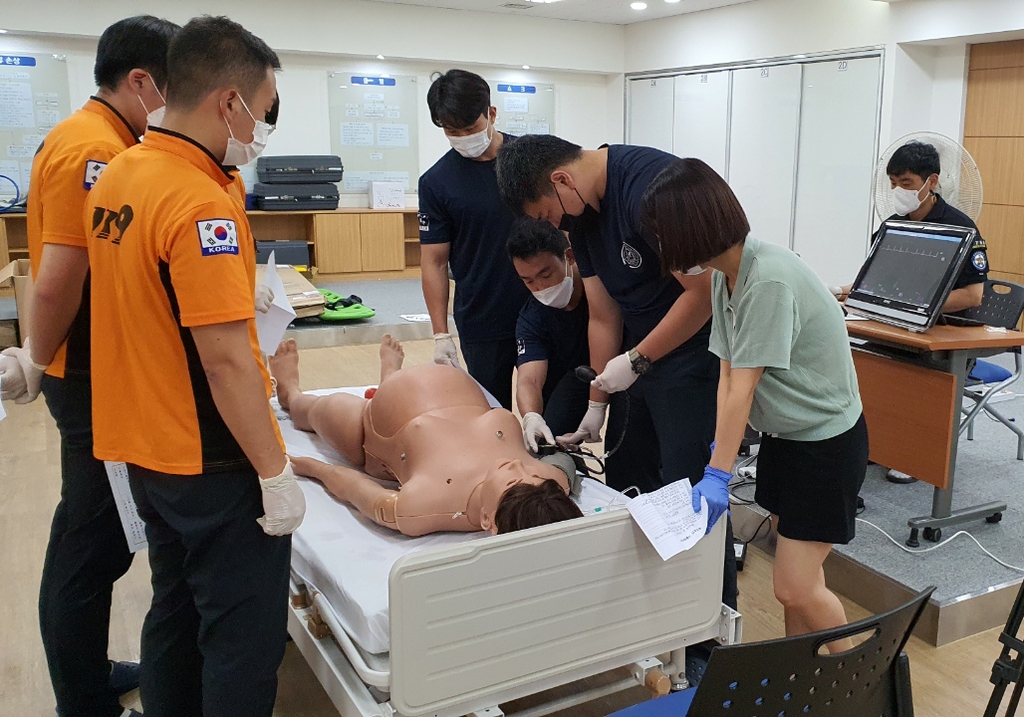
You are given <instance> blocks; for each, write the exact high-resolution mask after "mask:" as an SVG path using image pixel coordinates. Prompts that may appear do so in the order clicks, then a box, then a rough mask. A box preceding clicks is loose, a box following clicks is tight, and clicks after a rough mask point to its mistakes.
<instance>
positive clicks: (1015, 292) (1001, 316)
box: [959, 279, 1024, 461]
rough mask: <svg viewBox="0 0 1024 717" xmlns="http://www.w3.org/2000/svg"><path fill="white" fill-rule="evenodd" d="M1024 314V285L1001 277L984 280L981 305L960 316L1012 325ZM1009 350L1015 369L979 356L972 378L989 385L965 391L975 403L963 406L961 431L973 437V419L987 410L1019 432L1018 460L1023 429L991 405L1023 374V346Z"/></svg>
mask: <svg viewBox="0 0 1024 717" xmlns="http://www.w3.org/2000/svg"><path fill="white" fill-rule="evenodd" d="M1022 314H1024V286H1021V285H1020V284H1013V283H1010V282H1008V281H1000V280H999V279H989V280H988V281H986V282H985V294H984V298H982V300H981V306H976V307H974V308H973V309H967V310H965V311H962V312H960V313H959V316H961V317H963V318H966V319H971V320H973V321H980V322H983V323H985V324H987V325H988V326H1001V327H1002V328H1004V329H1013V328H1015V327H1016V326H1017V324H1018V322H1020V318H1021V315H1022ZM1010 353H1012V354H1013V363H1014V370H1013V371H1012V372H1011V371H1009V370H1008V369H1005V368H1003V367H1002V366H1000V365H998V364H994V363H992V362H990V361H982V360H978V362H977V363H976V364H975V366H974V368H973V369H972V370H971V374H970V376H969V379H971V380H973V381H974V383H975V384H978V383H982V384H985V385H986V386H988V388H986V389H984V390H983V391H982V392H981V393H980V394H979V393H975V392H974V391H969V390H965V391H964V397H965V398H969V399H970V400H972V401H974V406H972V407H971V409H970V410H968V409H966V408H965V409H963V412H964V413H966V414H967V415H966V416H965V417H964V419H963V420H962V421H961V422H960V433H963V432H964V431H966V432H967V440H969V441H971V440H974V419H975V418H977V417H978V415H979V414H980V413H981V412H982V411H984V412H985V413H987V414H988V415H989V416H991V417H992V418H994V419H995V420H997V421H999V422H1000V423H1002V424H1003V425H1004V426H1006V427H1007V428H1009V429H1010V430H1011V431H1013V432H1014V433H1016V434H1017V460H1018V461H1024V430H1022V429H1021V427H1020V426H1018V425H1017V424H1015V423H1014V422H1013V421H1011V420H1010V419H1009V418H1007V417H1006V416H1004V415H1003V414H1002V413H1000V412H999V411H998V410H996V409H995V408H993V407H992V406H990V405H989V401H990V400H991V399H992V397H993V396H996V395H998V394H999V392H1000V391H1003V390H1004V389H1005V388H1007V387H1008V386H1010V385H1011V384H1013V383H1015V382H1016V381H1017V380H1018V379H1019V378H1020V377H1021V374H1022V366H1021V349H1020V347H1019V346H1018V347H1016V348H1013V349H1011V350H1010Z"/></svg>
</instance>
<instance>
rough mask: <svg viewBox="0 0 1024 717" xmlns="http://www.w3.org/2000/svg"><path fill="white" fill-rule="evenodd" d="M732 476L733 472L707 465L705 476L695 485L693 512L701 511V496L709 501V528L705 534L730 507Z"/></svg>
mask: <svg viewBox="0 0 1024 717" xmlns="http://www.w3.org/2000/svg"><path fill="white" fill-rule="evenodd" d="M731 478H732V473H728V472H726V471H720V470H718V469H717V468H712V467H711V466H707V467H706V468H705V469H704V478H703V479H702V480H701V482H700V483H698V484H697V485H695V486H694V487H693V512H694V513H699V512H700V499H701V496H703V497H704V499H705V500H706V501H707V502H708V529H707V532H706V533H705V535H707V533H710V532H711V529H712V528H714V527H715V523H717V522H718V519H719V518H721V517H722V513H724V512H725V511H727V510H728V509H729V480H730V479H731Z"/></svg>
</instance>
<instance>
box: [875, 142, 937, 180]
mask: <svg viewBox="0 0 1024 717" xmlns="http://www.w3.org/2000/svg"><path fill="white" fill-rule="evenodd" d="M940 171H941V166H940V164H939V151H938V150H937V149H935V147H934V146H932V145H930V144H925V143H924V142H918V141H916V140H915V141H913V142H907V143H906V144H905V145H903V146H902V147H900V148H899V149H897V150H896V151H895V152H893V153H892V157H890V158H889V163H888V164H887V165H885V173H886V174H888V175H889V176H890V177H898V176H900V175H901V174H906V173H907V172H910V173H912V174H916V175H917V176H918V177H920V178H921V179H922V180H924V181H928V177H930V176H932V175H933V174H938V173H939V172H940Z"/></svg>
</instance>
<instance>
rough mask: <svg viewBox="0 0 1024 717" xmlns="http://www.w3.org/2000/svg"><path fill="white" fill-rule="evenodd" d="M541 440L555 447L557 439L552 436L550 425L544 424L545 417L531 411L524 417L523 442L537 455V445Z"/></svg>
mask: <svg viewBox="0 0 1024 717" xmlns="http://www.w3.org/2000/svg"><path fill="white" fill-rule="evenodd" d="M541 438H543V439H544V440H545V441H547V442H548V445H550V446H553V445H555V437H554V436H553V435H552V434H551V429H550V428H548V424H547V423H545V422H544V417H543V416H542V415H540V414H539V413H534V412H533V411H530V412H529V413H527V414H526V415H525V416H523V442H524V443H525V444H526V447H527V448H528V449H529V450H531V451H533V452H534V453H536V452H537V443H538V441H540V439H541Z"/></svg>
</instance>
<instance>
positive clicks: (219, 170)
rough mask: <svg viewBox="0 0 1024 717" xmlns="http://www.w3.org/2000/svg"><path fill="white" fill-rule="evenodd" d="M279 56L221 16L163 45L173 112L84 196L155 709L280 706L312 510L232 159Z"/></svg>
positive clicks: (106, 409)
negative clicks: (138, 554)
mask: <svg viewBox="0 0 1024 717" xmlns="http://www.w3.org/2000/svg"><path fill="white" fill-rule="evenodd" d="M278 68H280V63H279V61H278V58H277V55H276V54H275V53H274V52H273V50H271V49H270V48H269V47H268V46H267V45H266V43H264V42H263V41H262V40H260V39H259V38H257V37H255V36H254V35H252V34H251V33H249V32H248V31H246V30H245V29H244V28H243V27H241V26H240V25H238V24H237V23H234V22H232V21H230V20H228V19H227V18H223V17H208V16H207V17H201V18H196V19H194V20H192V21H191V22H189V23H188V24H187V25H186V26H185V27H184V28H182V30H181V31H180V32H179V33H178V35H177V36H176V37H175V38H174V40H173V41H172V43H171V46H170V50H169V52H168V58H167V69H168V83H167V113H166V115H165V118H164V121H163V125H162V127H161V128H151V129H150V131H149V132H148V133H147V134H146V137H145V138H144V140H143V142H142V144H141V145H140V146H138V147H135V148H133V149H131V150H129V151H127V152H125V153H123V154H122V155H120V156H119V157H117V158H116V159H114V160H113V161H112V162H111V163H110V165H109V166H108V168H107V170H106V171H105V172H104V176H103V178H102V180H101V181H100V182H99V183H98V184H97V186H96V188H95V189H94V190H93V192H92V193H91V194H90V197H89V202H88V205H87V208H86V212H85V222H86V227H87V230H88V231H89V233H90V238H89V260H90V265H91V269H92V308H93V322H92V364H93V392H94V397H93V423H94V430H95V439H94V444H95V451H96V457H97V458H100V459H103V460H111V461H124V462H126V463H127V464H128V473H129V478H130V480H131V486H132V493H133V494H134V496H135V501H136V503H137V505H138V509H139V514H140V515H141V517H142V518H143V519H144V520H145V521H146V536H147V539H148V541H149V561H150V567H151V568H152V572H153V578H152V582H153V593H154V594H153V602H152V605H151V606H150V610H149V613H148V614H147V616H146V620H145V623H144V625H143V631H142V674H141V691H142V703H143V707H144V709H145V712H146V715H147V717H180V716H182V715H200V714H204V715H218V716H220V715H240V716H241V715H245V716H246V717H261V716H263V717H269V716H270V714H271V712H272V710H273V707H274V698H275V695H276V691H277V668H278V666H279V665H280V663H281V659H282V657H283V656H284V645H285V641H286V639H287V632H286V625H287V599H288V565H289V558H290V553H291V540H290V537H289V534H290V533H291V532H292V531H293V530H295V528H297V527H298V525H299V524H300V523H301V521H302V516H303V514H304V512H305V502H304V500H303V496H302V491H301V489H300V488H299V486H298V484H297V483H296V482H295V478H294V474H293V473H292V469H291V464H290V463H289V461H288V459H287V457H286V456H285V453H284V445H283V442H282V440H281V436H280V433H279V431H278V428H277V424H276V422H275V420H274V417H273V414H272V413H271V409H270V405H269V397H270V377H269V375H268V374H267V372H266V369H265V367H264V365H263V360H262V356H261V354H260V351H259V342H258V340H257V337H256V329H255V323H254V310H253V291H254V288H255V269H256V267H255V246H254V243H253V238H252V234H251V232H250V229H249V224H248V221H247V220H246V216H245V212H244V210H243V208H242V207H241V206H240V205H239V203H238V201H237V200H235V199H233V198H232V197H231V196H230V195H229V193H228V192H227V191H225V188H226V187H228V185H230V184H231V182H232V181H233V178H232V176H231V174H230V173H229V172H228V171H227V170H226V168H225V167H226V166H232V165H235V166H237V165H241V164H245V163H247V162H250V161H252V160H253V159H255V157H256V156H258V155H259V153H260V152H261V151H262V149H263V147H264V146H265V144H266V140H267V136H268V135H269V134H270V130H271V129H272V128H271V127H270V125H269V124H268V123H267V122H266V119H267V113H268V112H269V111H270V109H271V107H272V106H273V102H274V97H275V94H276V85H277V82H276V78H275V75H274V71H275V70H276V69H278Z"/></svg>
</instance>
